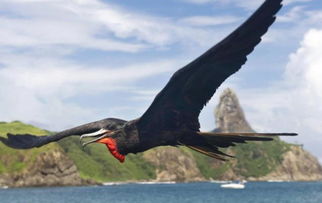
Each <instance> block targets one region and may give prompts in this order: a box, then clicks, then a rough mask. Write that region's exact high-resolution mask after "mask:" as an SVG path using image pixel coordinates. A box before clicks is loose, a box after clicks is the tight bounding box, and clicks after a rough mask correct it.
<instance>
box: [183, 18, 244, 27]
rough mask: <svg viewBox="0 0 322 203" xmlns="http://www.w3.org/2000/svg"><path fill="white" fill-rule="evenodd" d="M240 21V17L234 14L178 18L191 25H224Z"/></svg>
mask: <svg viewBox="0 0 322 203" xmlns="http://www.w3.org/2000/svg"><path fill="white" fill-rule="evenodd" d="M238 21H240V18H238V17H235V16H191V17H186V18H183V19H181V20H180V22H181V23H185V24H188V25H192V26H214V25H225V24H231V23H235V22H238Z"/></svg>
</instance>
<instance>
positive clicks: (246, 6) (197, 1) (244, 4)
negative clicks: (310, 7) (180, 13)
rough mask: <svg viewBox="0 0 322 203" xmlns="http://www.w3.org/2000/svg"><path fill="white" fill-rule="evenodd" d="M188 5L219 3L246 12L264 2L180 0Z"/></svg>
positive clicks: (286, 2)
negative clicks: (236, 7)
mask: <svg viewBox="0 0 322 203" xmlns="http://www.w3.org/2000/svg"><path fill="white" fill-rule="evenodd" d="M181 1H185V2H188V3H193V4H207V3H219V4H224V5H234V6H238V7H241V8H244V9H246V10H253V9H256V8H258V7H259V6H260V5H261V3H263V2H264V1H265V0H252V1H245V0H181ZM309 1H312V0H284V1H283V5H285V6H287V5H292V4H294V3H305V2H309Z"/></svg>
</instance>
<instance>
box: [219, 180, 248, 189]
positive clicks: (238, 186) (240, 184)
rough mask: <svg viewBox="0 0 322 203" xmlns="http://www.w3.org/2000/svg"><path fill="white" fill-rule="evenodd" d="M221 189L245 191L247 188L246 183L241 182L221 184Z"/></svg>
mask: <svg viewBox="0 0 322 203" xmlns="http://www.w3.org/2000/svg"><path fill="white" fill-rule="evenodd" d="M220 187H222V188H230V189H244V188H245V182H243V181H241V182H238V183H233V182H232V183H227V184H221V185H220Z"/></svg>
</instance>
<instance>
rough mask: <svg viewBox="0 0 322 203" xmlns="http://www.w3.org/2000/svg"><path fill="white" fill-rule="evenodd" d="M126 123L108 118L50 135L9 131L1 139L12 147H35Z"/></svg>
mask: <svg viewBox="0 0 322 203" xmlns="http://www.w3.org/2000/svg"><path fill="white" fill-rule="evenodd" d="M124 123H126V121H124V120H120V119H115V118H107V119H103V120H100V121H95V122H91V123H87V124H84V125H81V126H78V127H75V128H71V129H68V130H64V131H61V132H59V133H56V134H54V135H48V136H36V135H30V134H19V135H13V134H10V133H8V134H7V138H4V137H0V141H1V142H3V143H4V144H5V145H7V146H8V147H11V148H16V149H30V148H33V147H41V146H43V145H45V144H48V143H50V142H55V141H58V140H60V139H63V138H65V137H68V136H72V135H84V134H89V133H95V132H102V130H118V129H120V128H121V127H122V126H123V125H124Z"/></svg>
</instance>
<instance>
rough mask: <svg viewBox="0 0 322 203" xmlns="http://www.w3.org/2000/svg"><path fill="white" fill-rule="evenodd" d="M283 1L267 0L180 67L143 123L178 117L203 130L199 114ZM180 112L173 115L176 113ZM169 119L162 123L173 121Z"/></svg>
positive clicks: (141, 124)
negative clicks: (225, 35) (246, 18)
mask: <svg viewBox="0 0 322 203" xmlns="http://www.w3.org/2000/svg"><path fill="white" fill-rule="evenodd" d="M281 2H282V0H266V1H265V2H264V3H263V4H262V5H261V7H260V8H259V9H258V10H257V11H256V12H255V13H254V14H253V15H252V16H251V17H250V18H249V19H248V20H247V21H246V22H245V23H243V24H242V25H241V26H240V27H239V28H237V29H236V30H235V31H234V32H232V33H231V34H230V35H228V36H227V37H226V38H225V39H224V40H222V41H221V42H219V43H218V44H217V45H215V46H214V47H212V48H211V49H209V50H208V51H207V52H205V53H204V54H203V55H201V56H200V57H198V58H197V59H196V60H194V61H192V62H191V63H189V64H188V65H186V66H185V67H183V68H181V69H179V70H178V71H177V72H176V73H174V75H173V76H172V77H171V79H170V81H169V82H168V84H167V85H166V86H165V87H164V88H163V90H162V91H161V92H160V93H159V94H158V95H157V96H156V98H155V99H154V101H153V103H152V104H151V106H150V107H149V109H148V110H147V111H146V112H145V113H144V114H143V116H142V117H141V119H140V122H139V125H140V126H141V128H142V127H148V125H151V126H153V125H155V123H158V124H160V123H165V125H167V123H169V122H171V123H175V122H176V119H181V120H186V121H187V122H190V121H191V119H192V121H191V123H190V124H189V125H191V126H192V127H191V128H194V129H197V130H198V129H199V122H198V116H199V113H200V111H201V110H202V108H203V107H204V105H205V104H206V103H207V102H208V101H209V100H210V98H211V97H212V96H213V94H214V93H215V91H216V89H217V88H218V87H219V86H220V85H221V84H222V83H223V82H224V80H225V79H227V78H228V77H229V76H230V75H232V74H233V73H235V72H236V71H238V70H239V69H240V68H241V66H242V65H243V64H244V63H245V62H246V60H247V55H248V54H250V53H251V52H252V51H253V50H254V48H255V46H256V45H257V44H258V43H259V42H260V41H261V37H262V36H263V35H264V34H265V33H266V32H267V30H268V28H269V27H270V25H271V24H272V23H273V22H274V21H275V14H276V13H277V12H278V11H279V9H280V8H281V6H282V5H281ZM174 111H175V112H176V114H180V115H177V116H173V112H174ZM167 117H172V120H171V119H170V121H169V122H160V121H162V119H163V120H169V118H167Z"/></svg>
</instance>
